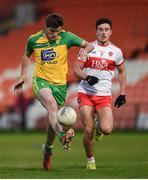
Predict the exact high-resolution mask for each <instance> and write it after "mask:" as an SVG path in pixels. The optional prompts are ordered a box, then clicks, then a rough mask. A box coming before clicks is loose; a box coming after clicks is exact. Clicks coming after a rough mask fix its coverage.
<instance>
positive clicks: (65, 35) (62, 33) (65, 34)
mask: <svg viewBox="0 0 148 180" xmlns="http://www.w3.org/2000/svg"><path fill="white" fill-rule="evenodd" d="M60 35H61V36H63V37H71V36H74V35H75V34H74V33H72V32H69V31H65V30H62V31H61V32H60Z"/></svg>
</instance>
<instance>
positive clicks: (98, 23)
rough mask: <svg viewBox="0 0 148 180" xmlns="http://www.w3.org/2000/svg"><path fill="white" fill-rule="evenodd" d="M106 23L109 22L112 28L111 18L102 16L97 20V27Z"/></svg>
mask: <svg viewBox="0 0 148 180" xmlns="http://www.w3.org/2000/svg"><path fill="white" fill-rule="evenodd" d="M105 23H107V24H109V25H110V28H111V29H112V21H111V19H109V18H100V19H97V21H96V29H97V27H98V26H99V25H100V24H105Z"/></svg>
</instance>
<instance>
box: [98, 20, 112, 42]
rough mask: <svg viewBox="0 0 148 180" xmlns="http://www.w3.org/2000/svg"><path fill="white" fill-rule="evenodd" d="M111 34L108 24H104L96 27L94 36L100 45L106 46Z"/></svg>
mask: <svg viewBox="0 0 148 180" xmlns="http://www.w3.org/2000/svg"><path fill="white" fill-rule="evenodd" d="M111 34H112V30H111V27H110V25H109V24H107V23H104V24H100V25H99V26H98V27H97V30H96V36H97V40H98V41H99V42H100V43H101V44H104V45H105V44H108V42H109V39H110V36H111Z"/></svg>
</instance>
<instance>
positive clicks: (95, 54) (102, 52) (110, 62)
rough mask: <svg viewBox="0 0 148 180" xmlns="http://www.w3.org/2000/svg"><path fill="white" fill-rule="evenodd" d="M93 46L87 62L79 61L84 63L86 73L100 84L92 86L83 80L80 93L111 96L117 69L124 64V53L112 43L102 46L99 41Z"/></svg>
mask: <svg viewBox="0 0 148 180" xmlns="http://www.w3.org/2000/svg"><path fill="white" fill-rule="evenodd" d="M92 44H93V45H94V49H93V50H92V51H91V52H90V53H88V58H87V60H85V61H84V60H81V59H80V58H78V61H81V62H82V63H84V71H85V73H86V74H88V75H91V76H95V77H97V78H98V79H99V82H98V83H97V84H95V85H93V86H90V85H89V84H88V83H87V81H85V80H81V82H80V85H79V88H78V92H83V93H85V94H90V95H95V96H110V95H111V84H112V82H111V81H112V78H113V76H114V71H115V68H116V66H119V65H121V64H122V63H123V62H124V59H123V55H122V51H121V49H120V48H118V47H116V46H115V45H113V44H112V43H111V42H110V43H109V44H108V45H107V46H101V45H99V44H98V43H97V41H94V42H92Z"/></svg>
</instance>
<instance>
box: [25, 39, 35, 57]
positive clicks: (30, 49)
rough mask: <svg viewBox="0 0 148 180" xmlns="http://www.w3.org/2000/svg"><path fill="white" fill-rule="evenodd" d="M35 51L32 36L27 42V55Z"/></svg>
mask: <svg viewBox="0 0 148 180" xmlns="http://www.w3.org/2000/svg"><path fill="white" fill-rule="evenodd" d="M33 51H34V49H33V39H32V38H31V37H29V39H28V41H27V44H26V55H27V56H29V57H30V56H31V55H32V53H33Z"/></svg>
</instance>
